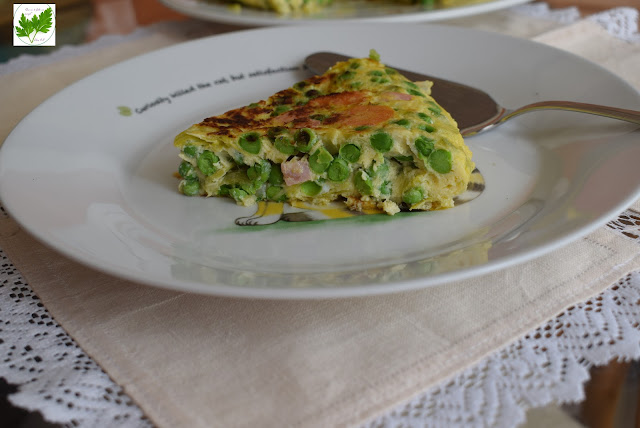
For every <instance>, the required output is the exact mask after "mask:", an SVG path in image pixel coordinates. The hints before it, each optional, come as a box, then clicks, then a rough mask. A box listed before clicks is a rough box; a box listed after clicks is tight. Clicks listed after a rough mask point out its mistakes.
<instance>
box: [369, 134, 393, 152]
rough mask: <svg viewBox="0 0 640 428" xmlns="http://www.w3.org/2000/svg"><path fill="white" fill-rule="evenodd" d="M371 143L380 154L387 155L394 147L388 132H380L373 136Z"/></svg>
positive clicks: (370, 138) (370, 139)
mask: <svg viewBox="0 0 640 428" xmlns="http://www.w3.org/2000/svg"><path fill="white" fill-rule="evenodd" d="M369 141H370V142H371V145H372V146H373V148H374V149H375V150H376V151H378V152H380V153H386V152H388V151H389V150H391V147H393V139H392V138H391V136H390V135H389V134H387V133H386V132H382V131H380V132H376V133H375V134H372V135H371V137H369Z"/></svg>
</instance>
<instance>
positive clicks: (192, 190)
mask: <svg viewBox="0 0 640 428" xmlns="http://www.w3.org/2000/svg"><path fill="white" fill-rule="evenodd" d="M182 193H183V194H185V195H187V196H195V195H198V194H200V181H199V180H198V178H197V177H195V178H188V179H186V180H185V181H183V182H182Z"/></svg>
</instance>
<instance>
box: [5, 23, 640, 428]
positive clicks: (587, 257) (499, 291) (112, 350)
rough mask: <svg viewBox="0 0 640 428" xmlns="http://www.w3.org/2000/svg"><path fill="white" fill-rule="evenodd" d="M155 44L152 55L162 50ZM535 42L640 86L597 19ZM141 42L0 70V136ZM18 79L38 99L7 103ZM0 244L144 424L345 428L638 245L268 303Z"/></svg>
mask: <svg viewBox="0 0 640 428" xmlns="http://www.w3.org/2000/svg"><path fill="white" fill-rule="evenodd" d="M154 40H155V43H154V45H153V47H159V46H162V45H165V44H169V43H172V40H166V39H164V40H157V39H154ZM538 40H540V41H543V42H544V43H548V44H551V45H554V46H558V47H560V48H565V49H568V50H571V51H573V52H576V53H579V54H580V55H582V56H584V57H587V58H589V59H594V60H597V61H598V62H600V63H601V64H603V65H605V66H606V67H608V68H610V69H611V70H612V71H613V72H615V73H618V74H619V75H621V76H623V77H624V78H626V79H627V80H628V81H629V82H631V83H632V84H633V85H634V86H635V87H636V88H640V77H639V76H637V73H636V74H634V73H633V70H638V69H640V46H638V45H631V44H626V43H624V42H621V41H618V40H616V39H614V38H612V37H611V36H609V35H608V34H607V33H606V32H605V31H603V30H602V29H600V28H599V27H598V26H597V25H596V24H593V23H590V22H580V23H578V24H576V25H573V26H570V27H568V28H565V29H562V30H556V31H553V32H550V33H546V34H544V35H543V36H542V37H540V38H539V39H538ZM150 48H151V47H150V46H149V43H147V42H146V41H137V42H134V43H131V44H128V43H126V44H123V45H122V46H118V47H117V48H113V50H111V51H109V50H108V52H96V53H95V54H91V55H87V56H84V57H82V58H77V59H73V60H69V61H65V62H63V63H58V64H55V65H51V66H47V67H46V69H45V68H43V69H35V70H30V71H27V72H25V73H21V74H20V75H7V76H0V92H1V93H3V94H5V99H10V100H14V101H13V102H12V103H10V104H12V107H10V108H9V107H8V106H7V104H8V103H2V105H1V106H0V109H1V110H0V114H2V117H4V118H7V119H9V123H6V119H5V123H4V124H3V125H2V128H1V129H0V133H1V134H0V135H1V136H2V137H1V138H2V139H4V137H5V136H6V134H7V132H8V131H9V130H10V128H11V127H12V126H13V124H15V123H17V121H18V120H19V119H20V118H21V117H22V116H24V115H25V114H26V113H27V112H29V111H30V110H31V109H32V108H34V107H35V106H36V105H37V104H38V103H39V102H40V101H42V100H43V99H44V98H46V96H48V95H49V94H51V93H53V92H54V91H55V89H48V90H45V88H47V87H49V88H62V87H63V86H64V85H66V84H68V83H70V82H72V81H74V80H76V79H77V78H79V77H81V76H82V75H85V74H87V73H88V72H90V71H93V70H95V69H97V68H100V67H102V66H104V65H106V64H107V63H109V62H111V61H115V60H117V59H121V58H123V57H126V56H129V55H133V54H135V53H139V52H142V51H145V50H149V49H150ZM96 60H101V62H98V63H96V62H94V61H96ZM36 77H37V78H38V79H36ZM40 79H41V80H40ZM25 80H28V81H29V85H31V88H33V87H34V85H35V87H37V88H39V89H42V92H39V91H37V90H33V93H32V94H30V95H29V96H28V97H27V98H20V97H18V96H17V95H18V94H19V93H20V91H19V90H18V89H17V88H20V87H21V86H24V85H27V83H25ZM634 207H635V208H636V209H638V208H640V204H639V203H636V204H635V205H634ZM0 246H1V247H2V249H3V250H4V251H5V252H6V253H7V255H8V256H9V258H10V259H11V261H12V262H13V263H14V265H15V266H16V267H17V268H18V269H19V270H20V271H21V273H22V274H23V276H24V277H25V278H26V280H27V282H28V283H29V285H30V286H31V287H32V288H33V289H34V291H35V292H36V293H37V294H38V296H39V297H40V299H41V300H42V302H43V304H44V305H45V306H46V307H47V309H48V310H49V311H50V313H51V314H52V315H53V316H54V318H55V319H56V320H57V321H58V322H59V323H60V324H61V325H62V327H64V328H65V329H66V331H67V332H68V333H69V334H70V335H71V336H72V337H73V338H74V339H75V340H76V341H77V343H78V344H79V345H80V346H81V347H82V348H83V349H84V350H85V351H86V352H87V353H88V354H89V355H91V356H92V357H93V358H94V359H95V361H96V362H98V363H99V364H100V365H101V366H102V367H103V368H104V370H105V371H106V372H107V373H108V374H109V375H110V376H111V377H112V378H113V379H114V380H115V381H116V382H117V383H118V384H120V385H122V386H123V387H124V389H125V391H126V392H127V393H128V394H129V395H130V397H131V398H132V399H133V400H135V401H136V402H137V403H138V405H140V406H141V408H142V409H143V411H144V412H145V414H146V415H147V416H148V417H149V418H150V419H151V421H153V422H154V423H155V424H156V425H157V426H159V427H212V426H222V427H228V426H233V427H255V426H260V427H284V426H290V427H296V426H305V427H327V426H332V427H339V426H354V425H356V426H357V425H359V424H362V423H364V422H366V421H367V420H370V419H371V418H374V417H376V416H378V415H380V414H382V413H384V412H385V411H387V410H389V409H390V408H392V407H393V406H396V405H399V404H402V403H403V402H405V401H407V400H409V399H410V398H411V397H413V396H414V395H416V394H417V393H419V392H421V391H423V390H425V389H426V388H428V387H429V386H432V385H434V384H437V383H438V382H442V381H444V380H446V379H447V378H449V377H451V376H453V375H454V374H456V373H458V372H459V371H461V370H463V369H464V368H466V367H468V366H470V365H472V364H474V363H475V362H477V361H478V360H480V359H481V358H482V357H484V356H486V355H488V354H490V353H492V352H494V351H496V350H498V349H500V348H502V347H503V346H505V345H506V344H508V343H510V342H511V341H513V340H514V339H516V338H518V337H520V336H521V335H523V334H525V333H527V332H528V331H530V330H532V329H533V328H535V327H537V326H538V325H540V324H542V323H543V322H544V321H546V320H548V319H549V318H551V317H553V316H554V315H555V314H557V313H559V312H561V311H562V310H563V309H565V308H566V307H568V306H571V305H573V304H575V303H577V302H580V301H584V300H586V299H587V298H589V297H591V296H593V295H595V294H597V293H599V292H600V291H602V290H604V289H605V288H606V287H607V286H609V285H611V284H612V283H614V282H615V281H616V280H618V279H619V278H620V277H622V276H624V275H625V274H626V273H628V272H630V271H632V270H636V269H639V268H640V251H639V249H638V246H637V244H636V243H635V242H633V241H632V240H628V239H625V238H624V237H622V236H621V235H619V234H617V233H615V232H613V231H612V230H610V229H609V228H606V227H603V228H601V229H599V230H597V231H595V232H594V233H592V234H590V235H589V236H587V237H585V238H583V239H579V240H577V241H576V242H574V243H572V244H570V245H567V246H565V247H563V248H560V249H558V250H556V251H554V252H553V253H551V254H549V255H546V256H543V257H540V258H538V259H536V260H533V261H531V262H528V263H524V264H521V265H518V266H515V267H511V268H508V269H505V270H502V271H500V272H496V273H493V274H489V275H485V276H482V277H477V278H472V279H469V280H466V281H460V282H455V283H451V284H447V285H444V286H440V287H433V288H428V289H425V290H418V291H411V292H405V293H398V294H392V295H385V296H374V297H361V298H352V299H336V300H314V301H271V300H250V299H233V298H219V297H212V296H201V295H193V294H185V293H179V292H174V291H168V290H164V289H159V288H154V287H149V286H143V285H139V284H134V283H131V282H128V281H125V280H122V279H118V278H114V277H111V276H109V275H106V274H102V273H99V272H96V271H94V270H93V269H91V268H88V267H85V266H82V265H79V264H76V263H74V262H73V261H70V260H69V259H67V258H65V257H64V256H62V255H60V254H58V253H56V252H55V251H53V250H51V249H49V248H48V247H46V246H44V245H42V244H40V243H39V242H38V241H36V240H35V239H33V238H32V237H31V236H30V235H29V234H28V233H26V232H25V231H24V230H22V229H21V228H20V227H19V226H18V225H17V224H16V223H15V222H14V221H13V220H12V219H11V218H1V219H0Z"/></svg>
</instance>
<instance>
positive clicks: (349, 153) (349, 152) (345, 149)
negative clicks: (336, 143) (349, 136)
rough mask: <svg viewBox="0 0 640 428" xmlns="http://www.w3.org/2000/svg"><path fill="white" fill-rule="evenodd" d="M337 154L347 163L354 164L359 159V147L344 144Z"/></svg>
mask: <svg viewBox="0 0 640 428" xmlns="http://www.w3.org/2000/svg"><path fill="white" fill-rule="evenodd" d="M338 154H339V155H340V157H342V159H344V160H346V161H347V162H349V163H356V162H357V161H358V159H360V147H358V146H356V145H355V144H345V145H344V146H342V147H340V150H339V151H338Z"/></svg>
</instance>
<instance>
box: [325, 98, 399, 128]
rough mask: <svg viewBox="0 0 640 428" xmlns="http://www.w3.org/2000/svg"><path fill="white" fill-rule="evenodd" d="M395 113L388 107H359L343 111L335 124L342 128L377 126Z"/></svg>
mask: <svg viewBox="0 0 640 428" xmlns="http://www.w3.org/2000/svg"><path fill="white" fill-rule="evenodd" d="M394 114H395V112H394V111H393V109H392V108H391V107H389V106H382V105H375V104H374V105H359V106H353V107H351V108H350V109H348V110H347V111H345V112H344V113H343V114H342V115H341V117H340V119H339V120H338V121H337V122H336V123H337V124H338V125H343V126H353V127H356V126H364V125H377V124H379V123H382V122H384V121H387V120H389V119H391V118H392V117H393V115H394Z"/></svg>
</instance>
